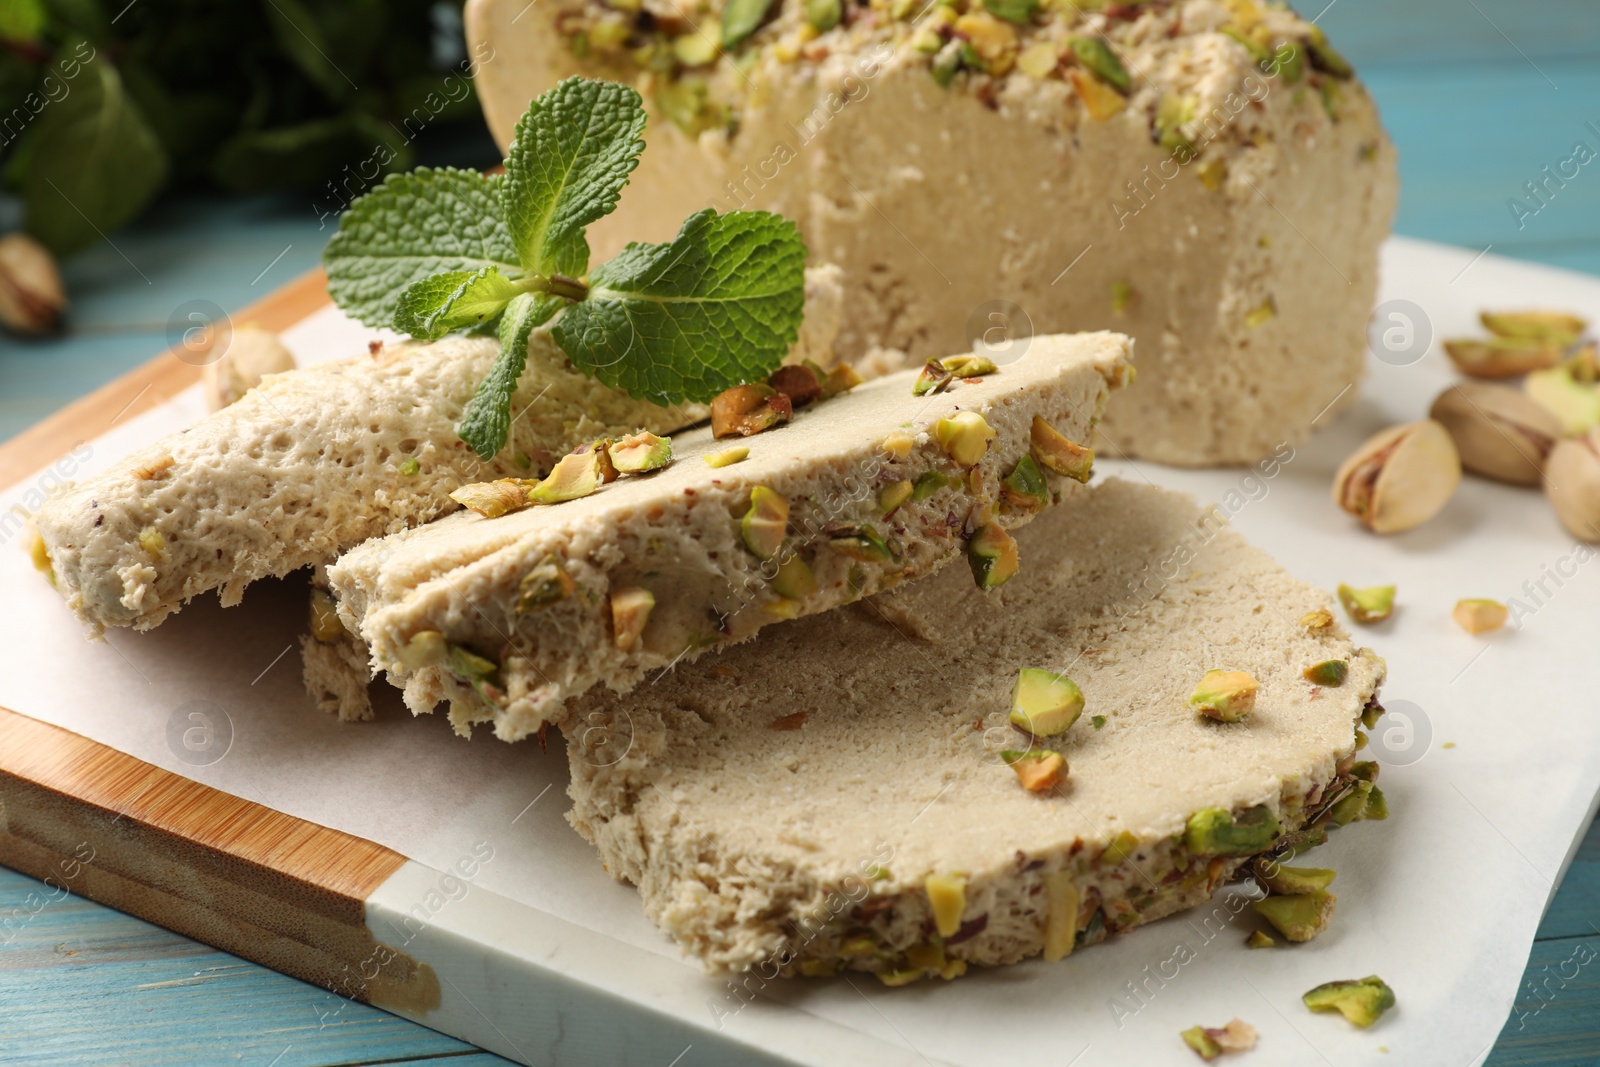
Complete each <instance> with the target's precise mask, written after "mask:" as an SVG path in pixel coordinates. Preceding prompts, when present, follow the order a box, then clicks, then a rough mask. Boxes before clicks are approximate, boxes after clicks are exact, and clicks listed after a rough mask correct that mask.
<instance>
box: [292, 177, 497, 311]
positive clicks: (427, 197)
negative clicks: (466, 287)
mask: <svg viewBox="0 0 1600 1067" xmlns="http://www.w3.org/2000/svg"><path fill="white" fill-rule="evenodd" d="M497 185H498V180H495V179H488V178H485V177H484V176H483V175H481V174H478V173H477V172H475V171H468V170H456V169H454V168H444V169H441V170H433V169H430V168H428V167H418V168H417V169H416V170H414V171H412V172H411V173H410V174H395V175H391V176H390V177H389V178H388V179H387V180H386V181H385V182H384V183H383V184H382V185H380V186H378V187H377V188H376V189H374V190H373V191H372V192H370V193H368V194H367V195H366V196H363V197H361V198H360V199H359V200H357V201H356V202H355V203H353V204H351V205H350V209H349V210H348V211H346V212H345V213H344V214H343V215H341V216H340V217H339V232H338V233H336V234H334V235H333V238H332V239H331V240H330V241H329V242H328V247H327V249H326V250H324V251H323V253H322V265H323V268H324V269H325V270H326V271H327V272H328V293H329V295H331V296H332V297H333V299H334V302H335V303H337V304H338V305H339V306H340V307H341V308H343V309H344V310H345V312H347V313H348V314H349V315H350V316H351V317H352V318H355V319H358V320H359V321H361V322H364V323H366V324H367V325H368V326H389V325H391V324H392V323H393V322H394V316H395V311H396V310H397V308H398V305H399V302H400V297H401V295H402V294H403V293H404V292H405V291H406V290H407V289H409V288H410V287H411V286H412V285H414V284H416V283H417V282H420V281H422V280H423V279H425V278H429V277H432V276H433V275H435V274H439V273H442V272H445V271H478V270H482V269H484V268H486V267H498V268H500V272H501V273H502V274H505V275H507V276H508V277H516V276H518V275H520V274H521V273H522V266H521V264H519V263H518V262H517V252H516V248H515V246H514V245H513V244H512V243H511V233H510V231H509V230H507V229H506V225H505V222H504V221H502V219H501V215H500V202H499V200H498V198H497V196H498V194H497V189H496V186H497Z"/></svg>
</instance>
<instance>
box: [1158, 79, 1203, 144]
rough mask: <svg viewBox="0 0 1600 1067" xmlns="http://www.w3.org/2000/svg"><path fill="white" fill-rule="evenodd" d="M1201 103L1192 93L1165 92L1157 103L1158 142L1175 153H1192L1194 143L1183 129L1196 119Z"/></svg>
mask: <svg viewBox="0 0 1600 1067" xmlns="http://www.w3.org/2000/svg"><path fill="white" fill-rule="evenodd" d="M1199 104H1200V101H1199V99H1198V98H1197V97H1195V96H1193V95H1192V94H1188V93H1184V94H1182V95H1180V94H1178V93H1163V94H1162V95H1161V99H1160V101H1158V102H1157V104H1156V121H1155V134H1156V143H1157V144H1159V145H1160V146H1161V147H1162V148H1164V149H1166V150H1167V151H1168V152H1171V153H1173V154H1174V155H1178V154H1181V153H1183V152H1185V151H1188V152H1190V153H1192V152H1193V151H1194V144H1193V143H1192V142H1191V141H1190V140H1189V136H1188V134H1186V133H1184V132H1183V131H1184V128H1185V127H1186V126H1188V125H1189V124H1190V123H1191V122H1193V121H1194V116H1195V111H1196V110H1197V109H1198V107H1199Z"/></svg>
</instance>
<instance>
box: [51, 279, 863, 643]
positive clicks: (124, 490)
mask: <svg viewBox="0 0 1600 1067" xmlns="http://www.w3.org/2000/svg"><path fill="white" fill-rule="evenodd" d="M840 290H841V285H840V280H839V272H838V270H837V268H832V267H818V268H812V269H809V270H808V271H807V272H806V310H807V321H806V327H805V328H804V329H803V330H802V331H801V338H800V343H799V344H798V345H797V346H796V347H795V349H794V351H792V352H791V354H790V359H791V360H800V359H804V358H810V359H813V360H816V361H818V362H820V363H823V364H831V363H833V362H834V359H833V348H832V346H833V339H834V337H835V335H837V333H838V326H839V313H838V308H839V294H840ZM499 351H500V346H499V342H498V341H496V340H495V339H493V338H484V337H453V338H447V339H445V340H442V341H435V342H431V343H408V344H400V345H389V346H378V347H375V350H374V351H373V352H371V353H370V354H363V355H361V356H358V357H356V358H354V359H346V360H338V361H334V362H329V363H324V364H321V365H318V366H313V367H308V368H303V369H300V370H294V371H289V372H287V373H284V374H277V375H270V376H268V377H267V378H266V379H265V380H264V381H262V383H261V384H260V385H259V386H257V387H255V388H254V389H251V390H250V391H249V392H247V393H245V394H244V396H243V397H241V398H240V399H239V400H238V401H237V402H235V403H233V404H231V405H229V406H228V407H225V408H223V409H222V410H220V411H217V412H215V413H214V414H212V415H210V416H208V417H206V418H204V419H202V420H200V421H199V422H198V423H196V424H195V425H193V426H190V427H188V428H187V429H185V430H181V431H179V432H178V433H175V434H172V435H170V436H168V437H165V438H163V439H162V440H160V441H158V442H156V443H155V444H153V445H150V446H148V447H146V448H143V449H140V450H139V451H138V452H135V453H134V454H133V455H131V456H128V457H127V458H126V459H124V460H122V461H121V462H119V463H117V464H115V465H114V466H112V467H111V468H110V469H109V470H107V471H105V472H104V473H102V474H99V475H97V476H95V477H93V478H89V479H86V480H85V481H82V482H79V483H78V484H77V485H75V486H73V487H72V488H70V489H69V490H67V491H66V492H63V493H61V494H60V495H58V496H55V497H53V498H51V499H50V500H49V501H48V502H47V503H46V504H45V505H44V506H43V508H42V509H41V510H40V512H39V514H38V516H37V524H38V530H39V534H40V536H41V538H42V540H43V548H44V552H45V553H47V556H48V561H49V564H50V571H51V579H52V581H53V582H54V584H55V585H56V587H57V588H58V589H59V590H60V591H61V593H62V595H63V596H65V597H66V599H67V603H68V604H69V605H70V606H71V607H72V609H73V611H74V612H76V613H77V615H78V616H79V618H81V619H82V620H83V621H84V622H85V623H86V624H88V625H89V626H90V627H91V628H92V629H93V630H94V631H96V632H98V631H100V630H101V629H103V628H105V627H108V626H112V627H115V626H132V627H134V628H135V629H140V630H148V629H150V628H152V627H154V626H156V625H158V624H159V623H160V622H161V621H162V620H163V619H165V618H166V617H167V616H168V615H170V614H172V613H173V612H175V611H177V610H178V609H179V608H181V607H182V606H183V604H184V603H185V602H186V601H188V600H189V599H190V598H192V597H195V596H198V595H200V594H201V593H205V592H208V591H210V590H213V589H216V590H218V591H220V593H221V597H222V603H223V604H224V606H231V605H233V604H236V603H238V601H239V599H240V597H241V596H242V595H243V592H244V588H245V586H247V585H249V584H250V583H251V582H253V581H257V580H258V579H261V578H266V577H270V576H276V575H284V574H287V573H289V572H290V571H293V570H298V569H299V568H301V567H307V566H315V565H318V564H326V563H331V562H333V560H334V559H335V558H336V557H337V556H338V554H339V553H340V552H343V551H344V550H346V549H348V548H351V547H353V546H355V545H357V544H360V543H361V542H362V541H365V540H367V539H368V538H372V537H378V536H380V535H383V534H389V533H394V532H396V531H398V530H403V529H405V528H407V527H410V526H415V525H417V524H419V523H424V522H427V521H429V520H431V519H434V518H437V517H438V516H440V515H442V514H444V513H446V512H449V511H454V510H455V509H456V505H455V504H454V503H453V502H452V501H451V499H450V495H449V494H450V492H451V491H452V490H454V489H456V488H457V487H459V486H461V485H464V484H467V483H470V482H476V481H482V480H484V479H489V478H498V477H515V476H523V477H526V476H529V475H537V474H540V473H542V472H543V471H544V470H545V469H548V467H549V465H550V464H551V463H553V462H554V461H555V459H557V458H559V457H560V456H561V455H563V454H564V453H566V452H567V451H569V450H570V449H572V448H573V447H575V446H576V445H578V444H579V443H581V442H584V441H590V440H593V439H594V438H596V437H600V436H604V435H606V434H614V433H627V432H630V431H634V430H639V429H648V430H653V431H657V432H662V433H665V432H668V431H671V430H674V429H676V428H678V427H681V426H684V425H687V424H689V423H692V422H694V421H696V420H697V419H700V418H703V417H704V414H705V411H704V409H703V408H699V407H687V408H667V407H660V406H658V405H655V404H652V403H648V402H646V401H642V400H634V399H632V398H631V397H629V396H627V395H626V394H624V393H622V392H619V391H617V390H614V389H610V388H608V387H606V386H604V385H602V384H601V383H600V382H598V381H596V380H595V379H593V378H591V377H588V376H587V375H584V374H582V373H580V372H579V371H578V370H577V369H576V368H574V367H573V366H572V364H571V363H570V362H569V361H568V360H567V357H566V354H565V353H563V352H562V351H561V350H560V349H559V348H558V347H556V345H555V343H554V342H553V341H552V340H551V339H550V338H549V337H548V335H546V334H544V333H540V332H536V333H535V334H534V335H533V336H532V337H531V338H530V340H529V343H528V363H527V369H526V370H525V371H524V372H523V375H522V377H521V379H520V380H519V383H518V388H517V392H516V395H515V396H514V397H513V398H512V402H511V411H512V415H513V418H512V422H511V433H510V439H509V440H508V442H507V444H506V446H505V447H504V448H503V449H501V450H500V452H499V453H498V454H497V455H496V456H495V457H494V458H493V459H492V460H490V461H487V462H485V461H484V460H481V459H479V458H478V456H477V455H475V454H474V453H473V452H472V450H471V449H470V448H468V447H467V446H466V444H465V443H464V442H463V441H462V440H461V439H460V437H459V436H458V435H457V432H456V425H457V423H458V422H459V421H460V419H461V415H462V412H463V411H464V409H465V408H466V406H467V404H468V402H469V401H470V400H471V399H472V396H473V393H474V392H475V391H476V389H477V387H478V383H480V382H481V381H483V379H484V378H485V377H486V376H487V375H488V373H489V369H490V367H492V366H493V365H494V361H495V359H496V357H497V355H498V354H499Z"/></svg>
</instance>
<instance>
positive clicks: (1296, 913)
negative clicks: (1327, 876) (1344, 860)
mask: <svg viewBox="0 0 1600 1067" xmlns="http://www.w3.org/2000/svg"><path fill="white" fill-rule="evenodd" d="M1337 899H1338V898H1337V897H1335V896H1334V895H1333V894H1332V893H1329V892H1328V891H1327V890H1324V889H1318V890H1314V891H1312V892H1310V893H1296V894H1294V895H1293V896H1286V897H1267V898H1266V899H1265V900H1257V901H1253V902H1252V903H1251V905H1250V906H1251V907H1252V908H1254V909H1255V912H1256V914H1257V915H1260V916H1261V917H1262V918H1263V919H1265V920H1267V922H1269V923H1271V924H1272V927H1273V929H1275V930H1277V931H1278V933H1280V934H1282V935H1283V937H1284V940H1286V941H1296V942H1298V941H1310V940H1311V939H1312V938H1313V937H1316V936H1317V935H1318V934H1320V933H1322V931H1324V930H1326V929H1327V928H1328V920H1329V919H1331V918H1332V917H1333V907H1334V904H1335V902H1336V901H1337Z"/></svg>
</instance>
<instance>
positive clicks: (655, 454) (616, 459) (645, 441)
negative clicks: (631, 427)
mask: <svg viewBox="0 0 1600 1067" xmlns="http://www.w3.org/2000/svg"><path fill="white" fill-rule="evenodd" d="M606 452H607V454H608V455H609V456H610V457H611V463H612V465H613V466H614V467H615V468H616V469H617V470H618V471H620V472H622V473H623V474H643V473H645V472H646V471H653V470H660V469H661V468H662V467H665V466H666V465H667V464H669V463H671V462H672V439H671V438H670V437H657V436H656V435H655V434H653V433H645V432H641V433H632V434H629V435H627V436H626V437H624V438H622V439H620V440H617V441H613V442H612V443H611V444H610V446H609V447H608V448H607V449H606Z"/></svg>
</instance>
